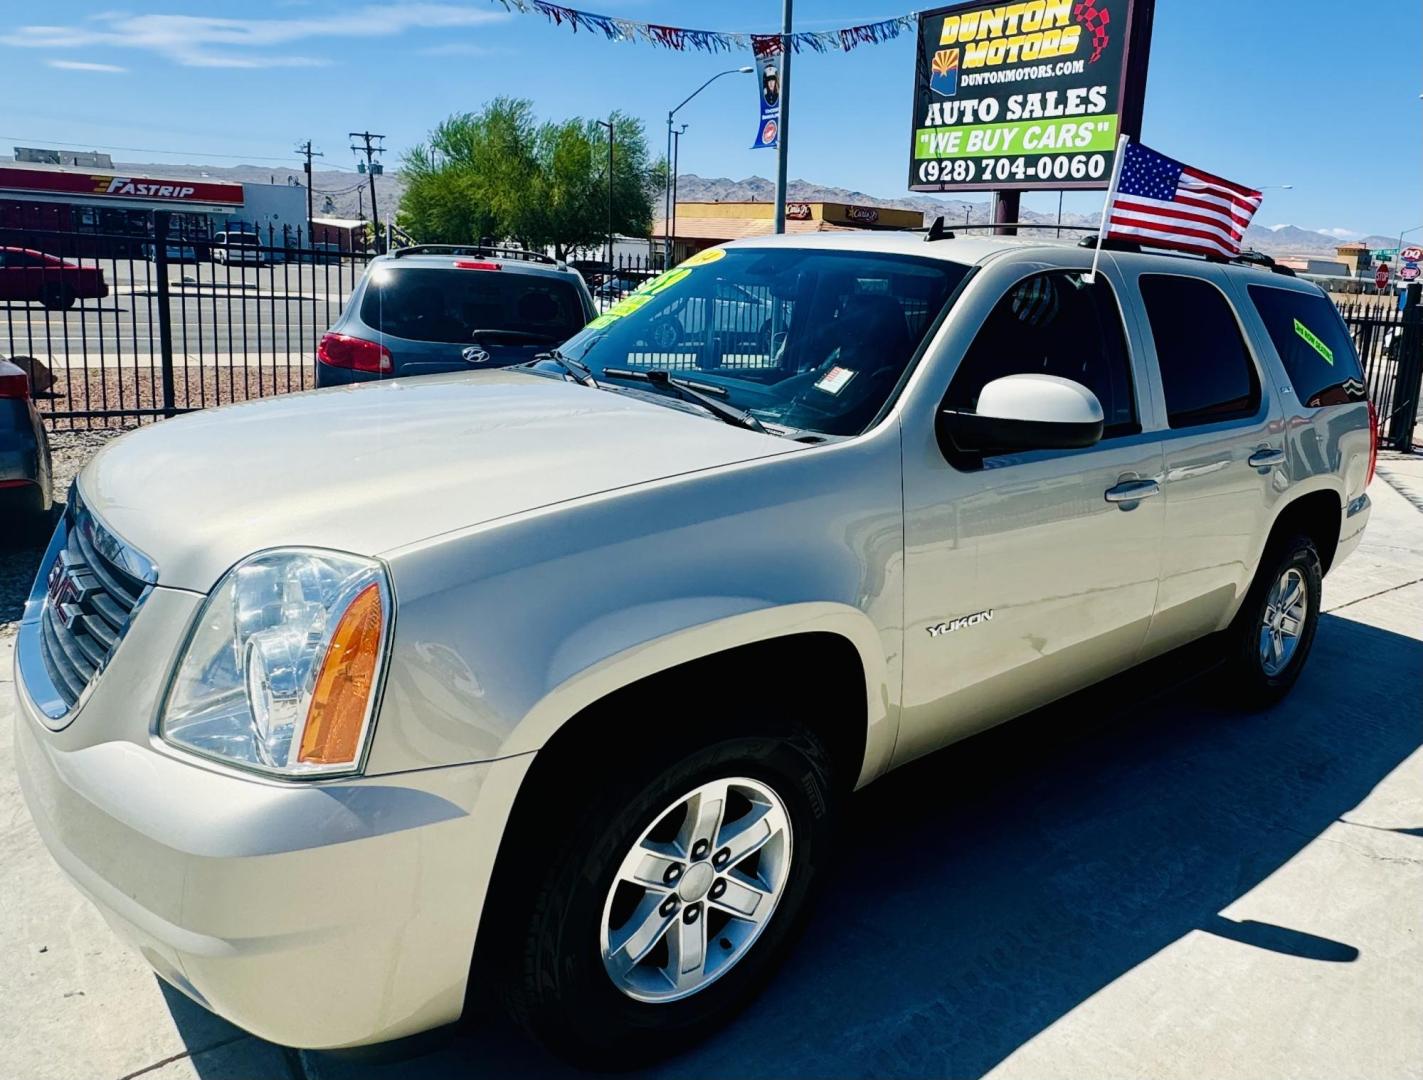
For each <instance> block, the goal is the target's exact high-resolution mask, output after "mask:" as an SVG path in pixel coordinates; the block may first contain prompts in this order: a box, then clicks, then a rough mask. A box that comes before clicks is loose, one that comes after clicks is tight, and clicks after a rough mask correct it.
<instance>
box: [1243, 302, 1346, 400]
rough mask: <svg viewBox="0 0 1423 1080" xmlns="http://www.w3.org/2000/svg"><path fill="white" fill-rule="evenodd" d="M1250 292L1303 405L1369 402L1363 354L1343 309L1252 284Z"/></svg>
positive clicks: (1328, 303)
mask: <svg viewBox="0 0 1423 1080" xmlns="http://www.w3.org/2000/svg"><path fill="white" fill-rule="evenodd" d="M1249 292H1250V301H1251V303H1253V304H1254V305H1255V310H1256V311H1258V312H1259V313H1260V320H1261V322H1263V323H1264V324H1265V329H1266V331H1268V332H1269V335H1270V340H1271V341H1272V342H1274V343H1275V351H1276V352H1277V353H1279V354H1280V361H1281V362H1282V363H1283V364H1284V365H1285V371H1286V373H1287V374H1288V375H1289V377H1290V384H1291V385H1292V386H1293V387H1294V388H1295V394H1296V395H1297V396H1298V397H1299V400H1300V402H1301V403H1302V404H1304V405H1305V406H1306V407H1308V408H1311V409H1313V408H1318V407H1319V406H1321V405H1347V404H1348V403H1350V402H1353V401H1363V400H1365V397H1366V392H1365V387H1364V377H1363V372H1362V370H1361V369H1360V367H1359V356H1358V353H1357V352H1355V350H1354V343H1353V342H1352V341H1351V340H1350V339H1349V332H1348V330H1347V329H1346V328H1345V326H1344V320H1343V319H1342V318H1340V316H1339V309H1338V308H1336V307H1335V306H1334V305H1333V304H1332V303H1330V302H1329V300H1328V299H1326V298H1325V297H1323V296H1315V295H1313V294H1311V293H1301V292H1295V291H1293V290H1291V289H1273V288H1271V287H1269V286H1268V285H1251V286H1250V290H1249Z"/></svg>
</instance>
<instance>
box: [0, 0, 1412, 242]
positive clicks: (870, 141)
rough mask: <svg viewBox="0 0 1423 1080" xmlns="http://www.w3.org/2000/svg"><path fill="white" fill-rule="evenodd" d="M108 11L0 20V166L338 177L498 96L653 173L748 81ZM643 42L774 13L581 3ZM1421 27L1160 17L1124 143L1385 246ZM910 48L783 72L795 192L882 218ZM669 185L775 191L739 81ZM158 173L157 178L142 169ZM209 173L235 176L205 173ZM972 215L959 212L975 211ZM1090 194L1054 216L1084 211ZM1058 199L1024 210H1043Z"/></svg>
mask: <svg viewBox="0 0 1423 1080" xmlns="http://www.w3.org/2000/svg"><path fill="white" fill-rule="evenodd" d="M132 2H133V3H134V4H135V5H137V6H134V7H131V8H129V9H128V10H126V11H124V12H122V13H115V11H114V8H113V6H112V0H99V2H97V3H77V2H74V0H48V2H47V3H45V4H44V5H29V4H26V5H20V4H17V3H13V0H12V2H11V3H10V4H7V5H6V6H7V7H8V8H9V11H8V13H7V18H6V20H5V24H6V25H5V28H4V29H0V101H3V102H4V103H5V104H4V108H3V109H0V147H4V148H5V149H6V150H7V151H8V148H9V146H10V144H11V143H13V142H15V141H17V140H20V139H22V140H25V141H26V142H27V143H29V144H39V145H55V144H58V143H78V144H85V145H88V146H96V147H97V146H121V147H138V148H144V150H145V152H132V151H118V150H115V151H113V153H114V156H115V157H116V158H117V159H120V160H124V159H127V160H159V161H161V160H170V161H194V162H200V161H206V162H211V163H212V164H219V165H220V164H235V163H237V161H238V160H239V159H244V160H250V161H252V162H253V163H257V164H272V163H275V161H274V160H271V159H283V160H286V159H288V155H289V152H290V148H291V147H292V146H293V145H295V144H296V143H297V142H299V141H301V140H304V139H306V138H308V137H309V138H311V139H312V140H313V141H314V142H315V144H316V145H317V146H318V147H319V148H321V149H323V150H324V151H325V153H326V158H325V162H324V163H329V164H332V165H339V166H343V167H347V168H349V167H351V166H352V164H353V159H352V156H351V154H350V151H349V150H348V149H347V148H346V147H347V143H348V140H347V139H346V132H348V131H350V130H352V129H360V128H366V129H369V130H372V131H380V132H385V133H386V134H387V135H388V136H389V138H388V140H387V145H388V146H390V147H391V148H392V149H394V150H396V151H398V150H399V149H401V148H402V147H404V146H408V145H409V144H411V143H412V142H415V141H418V140H419V139H420V138H421V137H422V136H423V134H424V133H425V132H426V131H427V130H428V129H429V128H430V127H431V126H432V125H433V124H434V123H435V122H436V121H437V120H439V119H440V118H441V117H443V116H444V115H446V114H448V113H450V112H454V111H459V110H465V109H475V108H478V107H479V105H480V104H481V103H482V102H484V101H486V100H487V99H489V98H491V97H494V96H495V95H498V94H514V95H518V96H523V97H528V98H531V99H532V100H533V101H534V103H535V106H536V108H537V109H538V111H539V112H540V113H541V114H542V115H544V116H547V117H550V118H561V117H565V116H569V115H585V116H591V115H602V114H605V113H606V112H607V111H608V110H610V109H614V108H619V109H623V110H624V111H627V112H630V113H632V114H634V115H636V116H640V117H642V118H643V119H644V120H645V121H646V123H647V126H648V131H649V139H650V141H651V142H652V144H653V147H654V150H660V148H661V146H662V142H663V138H664V135H663V132H664V130H665V129H664V123H665V116H666V110H667V108H668V107H669V106H671V105H674V104H676V102H677V101H679V100H680V99H681V98H682V97H683V96H685V95H686V94H687V93H689V92H690V91H691V90H693V89H695V87H696V86H697V85H698V83H700V82H701V80H703V79H704V78H706V77H707V76H708V75H711V74H713V73H715V72H716V71H718V70H721V69H723V68H726V67H735V66H737V65H739V64H742V63H747V62H749V57H745V56H740V55H736V54H731V55H727V54H721V55H717V56H708V55H704V54H700V53H687V54H680V53H673V52H668V51H665V50H662V49H657V48H653V47H651V46H648V45H640V44H631V43H625V44H614V43H611V42H608V41H605V40H603V39H601V38H597V37H593V36H590V35H587V34H584V33H579V34H576V35H575V34H573V33H571V32H570V31H569V30H568V29H566V28H561V27H555V26H552V25H550V24H548V23H546V22H545V21H544V20H543V19H542V18H541V17H538V16H531V15H517V14H513V15H510V14H505V13H504V11H503V9H502V8H501V7H500V6H499V5H498V4H496V3H492V2H490V0H463V2H456V0H428V2H394V3H368V4H367V3H362V2H360V0H348V2H333V0H241V2H230V0H209V2H207V3H204V4H201V5H200V4H181V3H172V2H170V3H161V2H148V3H145V0H132ZM583 6H586V7H588V8H590V9H592V10H595V11H601V12H604V13H606V14H611V15H616V16H620V17H624V18H630V19H637V20H642V21H652V22H661V23H664V24H671V25H681V26H693V27H700V28H706V29H716V30H740V31H771V30H774V29H775V28H776V26H777V24H778V20H779V10H780V5H779V4H778V3H776V2H775V0H760V2H750V0H722V2H721V3H718V4H714V5H713V4H707V3H692V2H688V0H660V2H655V3H654V2H652V0H586V2H585V3H584V5H583ZM907 10H914V7H913V6H912V5H911V4H910V3H909V0H901V2H900V3H895V2H893V0H859V2H857V3H850V2H847V0H800V2H799V3H798V4H797V28H798V29H831V28H835V27H840V26H845V25H852V24H855V23H861V22H867V21H871V20H874V19H878V18H886V17H888V16H891V15H897V14H901V13H903V12H905V11H907ZM1420 36H1423V16H1420V5H1419V4H1418V3H1416V2H1412V0H1374V2H1372V3H1367V4H1364V3H1358V2H1357V0H1355V2H1354V3H1350V4H1340V3H1338V2H1337V0H1333V2H1326V0H1248V2H1245V0H1159V2H1158V10H1157V16H1156V32H1155V40H1154V44H1153V50H1152V60H1151V77H1150V83H1149V87H1148V92H1147V105H1146V117H1145V125H1144V128H1143V138H1144V140H1145V141H1146V142H1148V143H1150V144H1151V145H1153V146H1155V147H1156V148H1158V149H1160V150H1163V151H1165V152H1167V153H1169V154H1171V155H1173V156H1175V157H1178V158H1182V159H1184V160H1186V161H1189V162H1191V163H1192V164H1197V165H1199V166H1201V167H1202V168H1207V169H1210V170H1211V171H1214V172H1218V173H1220V174H1222V175H1225V176H1227V177H1230V178H1231V179H1235V180H1239V181H1242V182H1246V183H1252V184H1293V185H1294V190H1292V191H1270V192H1268V193H1267V197H1266V199H1265V203H1264V205H1263V207H1262V208H1261V211H1260V215H1259V219H1258V220H1259V221H1260V222H1261V223H1262V224H1267V225H1274V224H1280V223H1290V224H1296V225H1300V226H1303V227H1307V228H1313V229H1331V230H1339V231H1340V233H1341V234H1343V233H1348V234H1363V233H1383V234H1396V233H1397V232H1398V231H1399V229H1400V228H1407V227H1411V226H1413V225H1417V224H1420V223H1423V182H1421V181H1420V178H1419V170H1420V168H1423V161H1420V145H1421V144H1423V140H1420V131H1423V101H1420V99H1419V93H1420V91H1423V75H1421V74H1420V52H1419V41H1420ZM913 64H914V59H913V41H912V37H911V36H909V35H906V36H904V37H902V38H900V39H899V40H898V41H894V42H890V43H887V44H883V45H875V46H862V47H861V48H859V49H857V50H855V51H854V52H852V53H849V54H838V53H832V54H828V55H825V56H819V55H814V54H804V53H803V54H801V55H800V56H798V57H797V58H796V61H795V67H794V80H795V82H794V97H793V104H794V110H795V111H794V114H793V116H792V124H791V143H790V146H791V166H790V171H791V175H792V176H795V177H804V178H806V179H808V180H813V181H816V182H819V183H824V184H831V185H836V186H842V187H849V188H858V189H861V190H864V191H867V192H870V193H872V194H875V195H881V196H893V195H899V194H903V193H904V192H905V190H906V181H905V175H906V172H907V156H908V144H909V125H910V93H911V85H910V84H911V80H912V77H913ZM679 120H680V121H684V122H686V123H688V124H689V125H690V127H689V129H688V132H687V135H686V136H685V138H684V140H683V143H682V156H681V166H682V170H683V171H684V172H695V173H700V174H702V175H704V176H730V177H733V178H741V177H744V176H748V175H751V174H759V175H762V176H771V175H773V173H774V167H775V163H774V160H773V156H772V154H771V152H770V151H753V150H750V149H747V147H749V145H750V143H751V139H752V136H753V134H754V131H755V127H756V118H755V92H754V87H753V81H752V79H751V78H750V77H749V76H745V75H734V76H727V77H726V78H724V79H722V80H721V81H720V82H718V83H717V84H716V85H714V86H713V87H712V88H711V89H709V90H707V91H706V92H705V93H704V94H703V95H702V96H701V97H699V98H698V99H697V100H696V101H695V102H694V103H693V104H692V105H691V106H689V107H688V108H687V109H686V110H684V112H683V113H682V114H681V115H680V116H679ZM150 148H151V149H157V150H164V151H171V152H172V153H171V154H169V155H168V156H160V155H158V154H155V153H152V152H148V150H149V149H150ZM218 155H230V156H229V157H220V156H218ZM975 197H977V196H975ZM1100 198H1101V197H1100V195H1099V194H1096V193H1093V194H1076V195H1069V196H1068V208H1069V209H1076V210H1079V211H1090V210H1094V209H1095V208H1096V207H1097V206H1098V205H1099V204H1100ZM1055 204H1056V197H1055V196H1050V195H1036V196H1029V197H1028V205H1029V206H1032V207H1034V208H1036V209H1041V210H1049V209H1052V208H1053V207H1054V206H1055Z"/></svg>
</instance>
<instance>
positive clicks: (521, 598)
mask: <svg viewBox="0 0 1423 1080" xmlns="http://www.w3.org/2000/svg"><path fill="white" fill-rule="evenodd" d="M903 555H904V531H903V513H902V507H901V501H900V483H899V445H898V432H897V430H894V429H893V428H892V427H891V428H890V430H889V431H888V432H886V433H885V437H883V438H879V439H875V438H868V439H864V440H857V441H855V442H852V443H842V444H836V445H830V446H826V447H823V448H815V449H807V450H802V451H798V452H796V453H794V454H785V455H782V456H780V457H776V458H771V459H765V460H762V461H757V462H752V463H748V464H745V465H740V466H732V467H728V468H724V469H717V470H715V471H714V472H709V473H702V474H698V475H695V476H691V477H682V478H674V479H670V480H668V481H664V482H658V483H655V484H652V485H648V486H645V487H639V488H635V489H623V490H621V491H618V492H614V493H608V494H605V495H600V496H595V497H592V498H589V499H586V500H581V501H579V502H577V503H563V504H560V505H558V506H556V507H551V508H547V509H545V510H541V511H536V512H532V513H529V514H524V515H519V516H517V517H515V518H506V519H503V520H501V521H496V522H492V523H489V524H487V525H484V526H478V527H475V528H472V529H470V530H468V531H466V532H463V533H460V534H458V535H452V536H445V537H437V538H434V539H433V540H431V541H429V542H427V543H424V544H419V545H414V546H412V547H410V548H407V549H402V550H399V551H396V552H390V553H386V556H385V557H386V560H387V562H388V564H389V565H390V568H391V575H392V581H393V585H394V592H395V597H396V604H397V609H398V610H397V615H396V620H395V627H396V629H395V640H394V644H393V647H392V650H391V662H390V669H389V672H388V674H387V678H386V683H385V691H384V697H383V700H382V703H381V707H380V712H379V715H378V718H377V722H376V728H375V735H374V739H373V742H372V746H371V752H370V755H369V758H368V761H367V771H368V772H370V773H379V772H395V771H400V770H404V769H416V768H430V767H438V766H443V765H456V764H461V763H465V762H475V761H487V760H491V759H495V758H502V757H508V756H511V755H515V754H523V753H528V752H531V751H534V750H537V749H539V748H540V747H541V746H543V745H544V743H545V742H546V741H547V740H548V738H549V737H550V736H551V735H552V734H553V733H554V732H555V731H557V730H558V728H559V727H560V725H562V724H563V723H565V722H566V721H568V720H569V719H570V718H571V717H573V716H576V715H578V713H579V712H580V711H581V710H582V709H584V708H586V707H587V706H588V705H589V704H591V703H593V702H595V701H597V700H598V699H600V698H601V697H603V696H605V695H606V694H608V693H610V692H612V691H614V690H617V689H619V688H620V687H623V686H626V685H628V684H630V683H632V682H635V681H637V680H639V679H642V678H645V677H646V676H648V675H652V674H655V673H657V672H659V671H663V670H666V669H668V668H671V667H675V666H677V665H679V664H683V663H685V662H687V661H689V660H693V659H697V658H699V657H703V656H706V655H708V654H710V653H715V652H721V651H723V650H725V649H729V648H734V647H736V646H740V645H748V644H752V643H755V642H758V641H764V640H767V639H770V638H776V637H781V636H784V635H787V634H796V633H804V632H808V631H819V632H828V633H833V634H838V635H840V636H841V637H842V638H844V639H845V640H847V641H848V642H849V643H850V644H851V645H852V646H853V647H854V648H855V649H856V651H857V653H858V654H859V656H860V658H861V662H862V665H863V668H864V671H865V675H866V681H867V697H868V700H867V702H866V708H867V712H868V718H869V731H868V732H867V733H866V738H867V744H868V745H867V747H866V756H865V766H864V769H865V772H864V775H863V778H868V777H871V776H873V775H875V774H876V773H877V772H878V771H880V769H881V766H882V765H883V763H884V762H885V761H887V760H888V758H889V756H890V752H891V749H892V746H893V742H894V736H895V730H894V729H895V727H896V725H897V722H898V706H899V696H900V664H901V659H900V656H901V653H902V648H903V636H902V634H903V632H902V628H901V624H902V617H903V615H902V611H903V597H902V590H903V584H902V582H903ZM816 678H817V672H815V671H813V670H810V671H795V672H787V688H788V689H789V690H791V691H793V690H794V686H795V681H796V680H802V681H809V680H814V679H816ZM759 689H760V688H759V687H757V686H754V685H750V684H748V685H745V686H730V687H718V688H717V690H718V692H721V693H737V692H741V693H742V694H743V696H745V695H749V694H752V693H754V692H755V691H757V690H759ZM617 737H618V733H617V732H615V731H613V732H609V740H610V741H609V745H610V747H615V746H616V739H617Z"/></svg>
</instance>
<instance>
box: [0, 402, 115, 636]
mask: <svg viewBox="0 0 1423 1080" xmlns="http://www.w3.org/2000/svg"><path fill="white" fill-rule="evenodd" d="M125 430H130V429H126V428H118V427H115V428H107V429H103V430H95V431H59V432H55V433H53V434H51V435H50V437H49V445H50V453H51V456H52V461H53V464H54V501H55V504H56V511H55V512H56V513H58V509H57V507H58V506H60V505H62V504H63V502H64V500H65V498H66V497H67V496H68V494H69V485H70V484H71V483H73V481H74V478H75V476H77V475H78V474H79V470H80V469H82V468H83V467H84V466H85V465H86V464H87V463H88V461H89V459H90V458H91V457H93V456H94V454H95V453H97V452H98V450H99V448H100V447H101V446H103V445H104V444H105V443H106V442H108V441H109V440H110V439H112V438H115V437H117V436H119V435H122V434H123V433H124V431H125ZM41 532H42V533H44V530H41ZM48 539H49V538H48V535H47V534H45V535H43V538H42V539H37V540H35V541H34V542H33V543H19V544H17V543H16V542H15V540H14V538H13V537H11V538H8V540H7V538H5V537H0V637H8V636H9V635H11V634H13V633H14V632H15V627H16V625H17V623H18V622H19V619H20V615H21V614H22V613H23V612H24V609H25V597H27V596H28V595H29V593H30V586H31V585H32V584H33V583H34V580H35V571H36V570H37V569H38V568H39V564H40V558H41V556H43V555H44V549H45V545H46V544H47V543H48Z"/></svg>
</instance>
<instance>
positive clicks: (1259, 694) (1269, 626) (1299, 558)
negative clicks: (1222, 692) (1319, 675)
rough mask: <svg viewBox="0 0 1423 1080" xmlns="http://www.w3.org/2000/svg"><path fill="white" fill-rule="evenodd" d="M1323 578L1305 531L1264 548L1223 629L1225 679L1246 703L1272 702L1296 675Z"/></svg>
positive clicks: (1310, 639) (1310, 638)
mask: <svg viewBox="0 0 1423 1080" xmlns="http://www.w3.org/2000/svg"><path fill="white" fill-rule="evenodd" d="M1323 581H1324V571H1323V567H1322V565H1321V563H1320V560H1319V551H1318V549H1317V548H1316V547H1315V546H1314V541H1313V540H1311V539H1310V538H1309V537H1307V536H1296V537H1293V538H1291V539H1290V540H1289V541H1288V542H1286V543H1283V544H1279V545H1276V546H1272V547H1270V548H1268V549H1267V550H1266V552H1265V556H1264V558H1263V559H1262V560H1261V562H1260V567H1259V569H1258V570H1257V571H1256V574H1255V581H1254V582H1253V583H1252V584H1251V586H1250V591H1249V593H1247V594H1246V597H1245V602H1244V603H1243V604H1241V606H1240V611H1239V612H1238V613H1237V615H1236V617H1235V621H1234V622H1233V623H1232V624H1231V626H1230V629H1229V630H1228V631H1227V632H1226V633H1227V643H1228V644H1227V654H1226V660H1227V665H1228V672H1229V675H1230V680H1229V685H1230V686H1231V688H1232V691H1233V692H1234V693H1235V695H1236V697H1237V699H1238V700H1239V701H1240V702H1241V704H1243V705H1244V706H1245V707H1246V708H1265V707H1267V706H1270V705H1273V704H1275V703H1276V702H1278V701H1280V700H1281V699H1282V698H1283V697H1284V696H1285V695H1286V694H1288V693H1289V692H1290V690H1291V688H1292V687H1293V686H1294V684H1295V682H1296V681H1297V680H1298V679H1299V676H1300V672H1301V671H1303V670H1304V664H1305V661H1306V660H1307V659H1308V657H1309V651H1310V648H1311V647H1312V646H1313V645H1314V635H1315V631H1316V630H1317V629H1318V626H1319V613H1320V605H1321V603H1322V599H1323V591H1324V590H1323Z"/></svg>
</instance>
